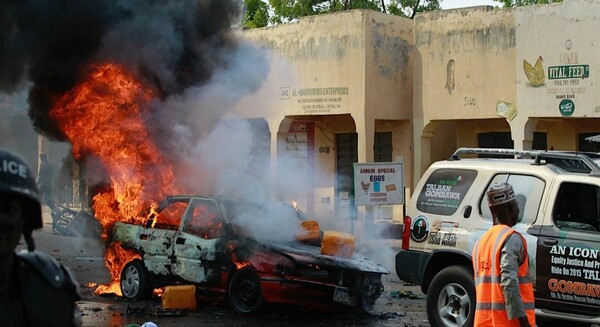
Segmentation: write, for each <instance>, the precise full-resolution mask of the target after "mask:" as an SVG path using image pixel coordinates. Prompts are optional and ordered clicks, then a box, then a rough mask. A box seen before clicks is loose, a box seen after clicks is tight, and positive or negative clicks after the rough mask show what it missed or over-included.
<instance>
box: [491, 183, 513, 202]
mask: <svg viewBox="0 0 600 327" xmlns="http://www.w3.org/2000/svg"><path fill="white" fill-rule="evenodd" d="M487 198H488V204H489V206H490V207H493V206H497V205H500V204H504V203H507V202H509V201H511V200H514V199H515V191H514V190H513V187H512V185H510V184H508V183H494V185H492V186H490V188H489V189H488V191H487Z"/></svg>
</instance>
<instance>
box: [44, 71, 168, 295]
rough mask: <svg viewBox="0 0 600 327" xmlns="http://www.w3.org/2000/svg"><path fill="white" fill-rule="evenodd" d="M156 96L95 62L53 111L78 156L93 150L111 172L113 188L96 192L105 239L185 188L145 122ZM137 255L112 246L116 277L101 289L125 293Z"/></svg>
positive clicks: (112, 267) (108, 263)
mask: <svg viewBox="0 0 600 327" xmlns="http://www.w3.org/2000/svg"><path fill="white" fill-rule="evenodd" d="M153 98H154V91H153V90H152V89H150V88H148V87H146V86H145V85H143V84H142V83H140V82H138V81H136V79H135V78H134V76H133V75H132V74H131V73H129V72H127V71H126V70H125V69H124V68H122V67H120V66H118V65H116V64H112V63H106V64H98V65H92V66H90V73H89V76H88V78H87V79H86V80H84V81H83V82H82V83H80V84H78V85H77V86H75V87H74V88H73V89H72V90H71V91H69V92H68V93H66V94H64V95H63V96H62V97H61V98H59V99H58V100H57V101H56V102H55V104H54V107H53V108H52V110H51V112H50V115H51V116H52V117H53V118H55V119H56V121H57V122H58V124H59V127H60V128H61V130H62V131H63V132H64V133H65V135H66V136H67V138H68V139H69V141H70V142H71V144H72V146H73V156H74V157H75V158H78V159H79V158H82V157H83V156H85V155H90V154H91V155H93V156H94V157H96V158H98V160H99V161H100V163H101V164H102V165H103V167H104V169H105V171H106V173H107V174H108V177H109V179H110V188H107V189H105V190H102V191H100V192H99V193H97V194H95V195H94V197H93V209H94V213H95V217H96V219H97V220H98V221H99V222H100V224H101V225H102V226H103V232H102V238H103V240H106V239H107V231H108V230H109V229H110V227H111V226H112V225H113V224H114V223H115V222H116V221H128V222H133V223H144V221H143V219H144V217H137V214H138V213H139V212H140V211H141V210H142V209H144V208H146V207H148V206H150V205H153V204H154V205H155V201H156V200H158V199H161V198H163V197H165V196H167V195H169V194H174V193H179V192H178V190H177V189H176V187H175V184H174V180H175V178H174V175H173V168H172V165H171V164H170V163H169V162H168V161H167V160H166V159H165V158H164V157H163V156H162V155H161V153H160V151H159V149H158V147H157V146H156V144H154V143H153V142H152V138H151V136H150V133H149V131H148V130H147V129H146V126H145V121H144V115H145V114H146V113H147V110H148V108H149V104H150V102H151V101H152V99H153ZM112 252H115V253H112ZM133 255H134V253H128V252H126V251H124V250H122V249H120V250H115V249H108V250H107V252H106V254H105V263H106V266H107V267H108V269H109V271H110V273H111V274H112V276H113V280H112V284H111V285H110V286H109V287H107V288H106V289H105V288H104V287H102V285H101V286H100V287H99V288H98V289H102V291H101V292H103V291H106V292H113V293H117V294H120V290H119V289H118V280H119V273H120V271H121V268H122V265H124V264H125V263H127V262H128V261H129V260H131V259H132V258H133V257H132V256H133ZM117 257H118V259H115V258H117ZM115 283H116V289H115V287H114V286H115ZM98 289H97V290H96V292H97V293H98Z"/></svg>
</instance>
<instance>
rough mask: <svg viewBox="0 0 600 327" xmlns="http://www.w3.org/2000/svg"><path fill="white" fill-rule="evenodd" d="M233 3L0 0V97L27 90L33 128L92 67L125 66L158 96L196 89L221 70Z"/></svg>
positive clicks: (43, 124) (50, 129) (42, 125)
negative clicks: (101, 65)
mask: <svg viewBox="0 0 600 327" xmlns="http://www.w3.org/2000/svg"><path fill="white" fill-rule="evenodd" d="M240 9H241V5H240V2H239V0H171V1H168V0H0V92H8V93H11V92H15V91H18V90H20V89H22V88H24V87H29V92H30V93H29V99H28V101H29V106H30V107H29V116H30V117H31V119H32V121H33V124H34V126H35V128H36V130H37V131H38V132H40V133H43V134H45V135H46V136H49V137H51V138H55V139H58V140H64V135H63V134H62V133H61V132H60V130H59V129H58V128H57V126H56V124H55V122H53V121H52V120H51V118H50V116H49V110H50V109H51V105H52V102H53V100H54V99H56V98H57V97H59V96H61V95H62V94H63V93H65V92H67V91H69V90H70V89H71V88H72V87H73V86H74V85H75V84H76V83H77V82H78V81H79V80H80V79H81V78H82V77H83V76H85V75H84V74H85V72H86V67H88V65H89V64H90V63H94V62H106V61H111V62H115V63H119V64H124V65H125V66H126V67H128V68H129V69H130V70H132V71H134V72H135V73H136V74H138V76H139V77H140V78H143V79H144V80H145V82H146V83H150V84H151V85H153V86H154V87H155V88H156V89H157V90H159V92H161V94H160V96H161V97H162V98H165V97H168V96H170V95H174V94H180V93H183V92H184V90H186V89H187V88H188V87H190V86H195V85H202V83H203V82H205V81H207V80H208V79H209V78H210V77H211V76H212V74H213V73H214V71H215V69H219V68H223V67H224V66H226V65H227V62H226V61H227V58H228V57H227V56H224V55H223V54H224V53H226V52H228V51H230V50H232V48H234V47H235V46H236V44H235V42H233V39H232V37H231V34H230V30H231V26H232V25H234V24H235V23H237V21H236V19H238V18H239V15H240V12H239V11H240Z"/></svg>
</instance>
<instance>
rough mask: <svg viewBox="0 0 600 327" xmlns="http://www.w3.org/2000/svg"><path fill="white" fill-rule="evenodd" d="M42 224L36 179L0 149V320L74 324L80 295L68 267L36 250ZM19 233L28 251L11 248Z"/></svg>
mask: <svg viewBox="0 0 600 327" xmlns="http://www.w3.org/2000/svg"><path fill="white" fill-rule="evenodd" d="M41 227H42V214H41V205H40V200H39V193H38V189H37V187H36V182H35V179H34V177H33V174H32V172H31V169H29V167H28V166H27V164H26V163H25V161H24V160H23V159H22V158H21V157H20V156H18V155H16V154H15V153H12V152H10V151H7V150H4V149H0V326H3V327H13V326H14V327H18V326H44V327H47V326H61V327H64V326H79V325H80V324H81V321H80V316H79V310H78V309H77V305H76V303H75V301H77V300H79V299H80V296H79V289H78V286H77V282H76V281H75V279H74V278H73V276H72V275H71V273H70V272H69V271H68V270H67V269H66V268H65V267H63V266H62V265H60V264H59V263H58V262H56V260H54V259H53V258H52V257H51V256H49V255H48V254H45V253H43V252H39V251H35V244H34V242H33V238H32V235H31V234H32V232H33V230H35V229H39V228H41ZM21 234H22V235H23V237H24V239H25V242H26V243H27V251H23V252H20V253H15V248H16V246H17V244H18V243H19V240H20V239H21Z"/></svg>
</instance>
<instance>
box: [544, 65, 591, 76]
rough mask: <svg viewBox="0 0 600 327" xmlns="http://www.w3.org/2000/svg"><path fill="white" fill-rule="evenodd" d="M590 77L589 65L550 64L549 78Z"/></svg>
mask: <svg viewBox="0 0 600 327" xmlns="http://www.w3.org/2000/svg"><path fill="white" fill-rule="evenodd" d="M588 77H590V66H589V65H570V66H550V67H548V79H567V78H588Z"/></svg>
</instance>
